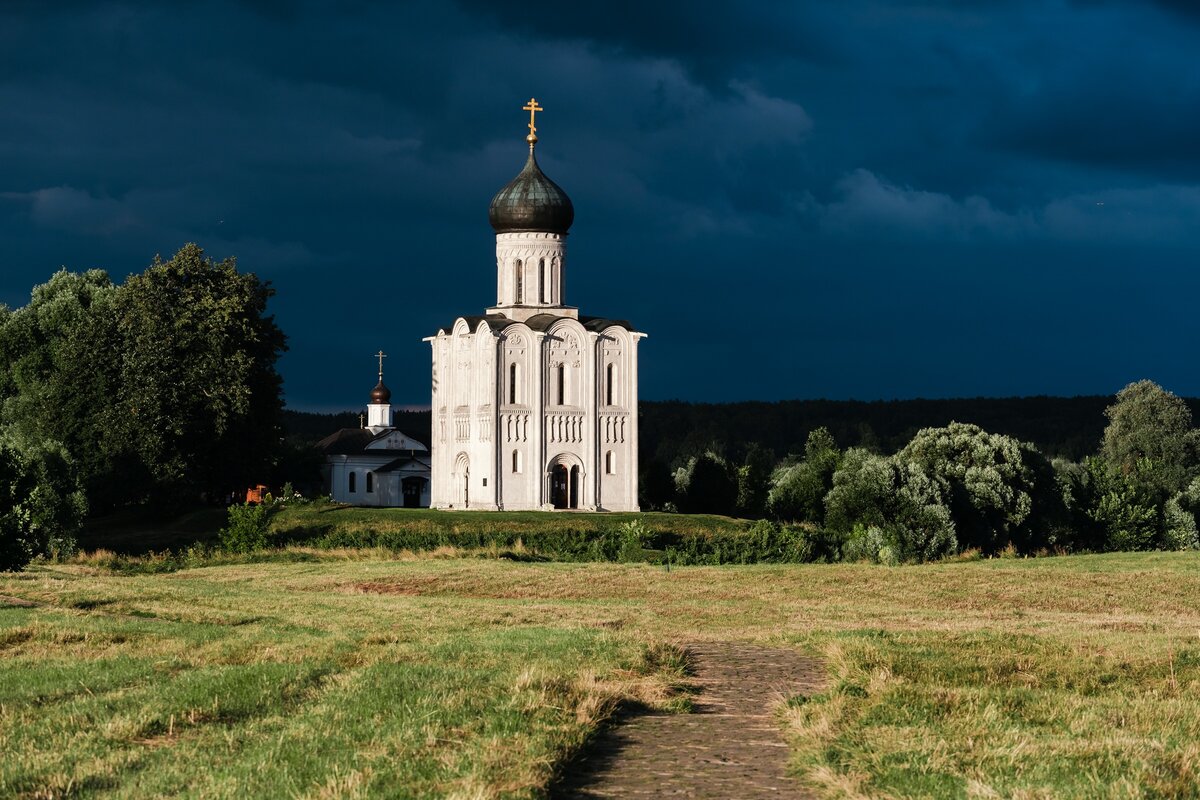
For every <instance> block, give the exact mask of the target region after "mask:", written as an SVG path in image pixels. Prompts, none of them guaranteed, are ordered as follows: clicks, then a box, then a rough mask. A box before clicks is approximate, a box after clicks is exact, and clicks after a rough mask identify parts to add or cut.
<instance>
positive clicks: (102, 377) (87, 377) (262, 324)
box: [0, 245, 285, 510]
mask: <svg viewBox="0 0 1200 800" xmlns="http://www.w3.org/2000/svg"><path fill="white" fill-rule="evenodd" d="M272 293H273V292H272V290H271V288H270V286H269V284H266V283H264V282H262V281H260V280H259V279H258V278H257V277H256V276H255V275H253V274H248V273H239V272H238V271H237V268H236V264H235V262H234V261H233V259H227V260H225V261H222V262H220V263H215V262H213V261H212V260H211V259H208V258H206V257H205V256H204V253H203V251H202V250H201V249H200V248H199V247H197V246H195V245H186V246H185V247H184V248H183V249H181V250H180V251H179V252H178V253H177V254H176V255H175V256H174V257H173V258H172V259H171V260H169V261H163V260H162V259H160V258H156V259H155V261H154V263H153V264H151V266H150V267H149V268H148V269H147V270H146V271H145V272H144V273H142V274H140V275H134V276H131V277H130V278H128V279H127V280H126V282H125V283H124V284H123V285H121V286H113V284H112V282H111V281H110V280H109V278H108V275H107V274H106V273H104V272H102V271H100V270H92V271H89V272H86V273H83V274H72V273H69V272H66V271H60V272H58V273H56V274H55V275H54V276H53V277H52V278H51V279H50V281H49V282H47V283H46V284H43V285H41V286H38V287H36V288H35V289H34V291H33V295H32V297H31V300H30V303H29V304H28V305H27V306H25V307H23V308H20V309H17V310H15V311H10V310H8V309H0V363H3V365H4V366H5V367H6V369H4V370H2V371H0V422H3V423H4V424H7V425H10V426H12V427H14V428H16V429H17V430H19V431H21V432H22V435H24V436H26V437H27V438H28V439H29V440H31V441H38V440H55V441H60V442H62V443H63V444H64V445H65V446H66V448H67V451H68V452H70V453H71V454H72V456H74V459H75V461H76V463H77V466H78V470H79V474H80V476H81V479H82V480H83V483H84V486H85V488H86V491H87V494H88V498H89V500H90V503H91V505H92V507H93V508H95V509H100V510H103V509H105V508H107V507H110V506H115V505H120V504H125V503H138V502H142V501H145V500H147V499H158V500H168V499H172V498H190V499H195V498H196V497H198V495H199V494H201V493H202V492H210V493H212V494H214V495H223V494H224V493H225V492H226V491H228V490H229V489H232V488H240V487H244V486H245V485H247V484H249V483H251V482H253V481H256V480H262V479H264V478H266V477H267V476H268V474H269V470H270V468H271V464H272V461H273V460H274V454H275V453H276V452H277V450H278V448H279V446H280V431H279V417H280V412H281V405H282V403H281V399H280V386H281V384H280V379H279V376H278V374H277V373H276V371H275V362H276V360H277V359H278V357H279V354H280V353H281V352H282V351H283V350H284V348H285V345H284V337H283V334H282V333H281V332H280V330H279V328H278V327H277V326H276V325H275V323H274V320H273V319H272V318H271V317H270V316H268V315H267V314H266V304H267V300H268V298H270V296H271V295H272Z"/></svg>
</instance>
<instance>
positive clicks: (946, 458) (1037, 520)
mask: <svg viewBox="0 0 1200 800" xmlns="http://www.w3.org/2000/svg"><path fill="white" fill-rule="evenodd" d="M896 458H897V459H898V460H900V461H904V462H912V463H915V464H919V465H920V466H921V467H922V469H924V470H925V471H926V472H928V473H929V474H931V475H935V476H937V477H938V478H940V479H942V480H944V481H945V482H946V484H947V485H948V486H949V487H950V490H951V502H950V510H951V513H952V515H953V518H954V525H955V530H956V531H957V534H958V540H959V543H960V544H961V545H962V546H963V547H977V548H979V549H980V550H982V551H983V552H984V553H995V552H996V551H998V550H1001V549H1003V548H1004V547H1005V546H1007V545H1008V544H1010V543H1011V544H1013V545H1014V546H1016V547H1017V549H1019V550H1021V551H1023V552H1030V551H1032V550H1035V549H1037V548H1039V547H1044V546H1046V545H1047V544H1050V541H1049V539H1048V532H1049V530H1048V529H1049V527H1050V525H1049V520H1050V519H1051V518H1052V517H1056V516H1058V515H1059V514H1060V512H1061V492H1060V490H1059V487H1058V485H1057V482H1056V480H1055V476H1054V471H1053V469H1052V468H1051V466H1050V464H1049V462H1047V461H1046V459H1045V458H1044V457H1043V456H1042V455H1041V454H1040V453H1038V452H1037V451H1036V450H1035V449H1034V448H1033V446H1032V445H1028V444H1023V443H1021V442H1018V441H1017V440H1016V439H1013V438H1012V437H1010V436H1003V435H1001V434H993V433H988V432H987V431H985V430H983V429H982V428H980V427H979V426H978V425H969V424H965V423H961V422H952V423H950V424H949V425H947V426H946V427H944V428H925V429H923V430H921V431H919V432H918V433H917V435H916V436H915V437H913V440H912V441H911V442H909V443H908V444H907V445H906V446H905V447H904V448H903V449H901V450H900V451H899V452H898V453H897V454H896ZM1035 506H1037V507H1035ZM1035 512H1036V513H1035Z"/></svg>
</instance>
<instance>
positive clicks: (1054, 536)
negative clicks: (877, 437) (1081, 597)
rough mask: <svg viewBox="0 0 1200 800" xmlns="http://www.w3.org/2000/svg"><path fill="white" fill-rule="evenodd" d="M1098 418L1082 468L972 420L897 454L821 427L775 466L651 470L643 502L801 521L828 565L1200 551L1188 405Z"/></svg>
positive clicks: (1149, 405)
mask: <svg viewBox="0 0 1200 800" xmlns="http://www.w3.org/2000/svg"><path fill="white" fill-rule="evenodd" d="M1104 415H1105V417H1106V418H1107V420H1108V424H1107V426H1106V427H1105V428H1104V429H1103V434H1102V437H1101V442H1100V447H1099V449H1098V450H1097V451H1096V452H1095V453H1093V454H1091V455H1088V456H1085V457H1084V458H1082V459H1080V460H1072V459H1068V458H1062V457H1058V458H1049V457H1047V456H1046V455H1045V454H1043V453H1042V452H1041V451H1040V450H1039V449H1038V448H1037V447H1035V446H1034V445H1032V444H1030V443H1027V442H1022V441H1020V440H1019V439H1017V438H1015V437H1013V436H1008V435H1005V434H999V433H991V432H988V431H986V430H984V429H983V428H982V427H980V426H979V425H975V424H970V423H960V422H952V423H950V424H948V425H945V426H941V427H931V428H925V429H922V430H920V431H918V432H917V433H916V434H915V435H914V436H913V437H912V439H911V440H909V441H908V442H907V443H906V444H905V445H904V446H903V447H901V448H900V449H898V450H897V451H896V452H894V453H891V454H884V453H882V452H879V451H878V450H877V449H873V448H869V447H861V446H858V447H849V448H846V449H844V450H843V449H841V448H839V446H838V444H837V441H836V439H835V437H834V436H833V435H832V434H831V433H830V432H829V430H828V429H827V428H824V427H821V428H817V429H816V430H814V431H812V432H810V433H809V434H808V436H807V440H806V443H805V447H804V450H803V452H802V453H798V454H794V455H789V456H787V457H785V458H783V459H782V460H780V461H776V460H775V459H774V455H773V454H772V453H771V452H770V451H769V450H767V449H765V448H762V447H759V446H756V445H751V446H749V447H747V448H746V449H745V455H744V457H743V459H742V460H741V462H740V463H737V462H734V461H731V460H729V459H727V458H725V457H724V456H723V455H722V454H720V453H719V452H716V451H714V450H706V451H705V452H702V453H700V454H698V455H695V456H691V457H690V458H688V459H687V460H686V462H684V463H683V464H682V465H680V466H679V467H678V468H676V469H675V470H674V471H673V472H668V471H666V470H665V469H664V468H663V467H662V465H661V463H659V464H658V465H657V466H655V465H654V464H653V462H652V464H651V467H650V470H649V472H648V473H646V474H643V476H642V481H641V484H642V486H641V489H642V497H641V500H642V504H643V507H644V508H658V509H663V510H679V511H682V512H688V513H716V514H735V515H738V516H746V517H764V518H767V519H769V520H774V521H776V522H777V523H784V524H799V525H801V526H803V527H804V528H805V529H806V530H807V531H808V532H809V534H810V536H809V538H810V539H812V540H813V541H812V547H813V552H814V554H815V557H818V558H826V559H829V560H836V559H846V560H854V561H859V560H872V561H879V562H888V563H898V562H914V561H929V560H934V559H938V558H943V557H946V556H951V555H956V554H959V553H962V552H964V551H976V552H978V553H981V554H983V555H996V554H1000V553H1002V552H1006V551H1007V552H1013V553H1020V554H1032V553H1038V552H1099V551H1105V550H1152V549H1166V550H1179V549H1196V548H1197V547H1198V546H1200V540H1198V536H1197V514H1198V513H1200V430H1197V429H1195V428H1193V427H1192V414H1191V409H1190V408H1189V406H1188V404H1187V403H1186V402H1185V401H1184V400H1182V399H1181V398H1179V397H1176V396H1175V395H1173V394H1171V393H1170V392H1167V391H1165V390H1164V389H1163V388H1162V387H1160V386H1158V385H1157V384H1155V383H1152V382H1150V381H1139V382H1137V383H1133V384H1130V385H1129V386H1127V387H1125V388H1124V389H1123V390H1122V391H1121V392H1120V393H1119V394H1118V395H1117V396H1116V399H1115V402H1113V403H1112V405H1110V406H1108V407H1107V408H1106V409H1105V411H1104Z"/></svg>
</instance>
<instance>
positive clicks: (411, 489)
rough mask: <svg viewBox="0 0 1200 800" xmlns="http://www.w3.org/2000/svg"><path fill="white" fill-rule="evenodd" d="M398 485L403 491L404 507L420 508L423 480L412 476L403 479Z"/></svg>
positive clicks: (423, 487) (423, 486)
mask: <svg viewBox="0 0 1200 800" xmlns="http://www.w3.org/2000/svg"><path fill="white" fill-rule="evenodd" d="M400 483H401V485H402V486H403V490H404V507H405V508H420V507H421V492H422V491H423V490H424V489H425V479H424V478H418V477H417V476H415V475H412V476H409V477H407V478H405V479H404V480H403V481H401V482H400Z"/></svg>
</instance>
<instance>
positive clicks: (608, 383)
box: [604, 364, 613, 406]
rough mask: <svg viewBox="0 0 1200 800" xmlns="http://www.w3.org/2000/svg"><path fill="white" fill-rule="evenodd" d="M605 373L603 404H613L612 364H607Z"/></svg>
mask: <svg viewBox="0 0 1200 800" xmlns="http://www.w3.org/2000/svg"><path fill="white" fill-rule="evenodd" d="M605 373H606V374H605V376H604V391H605V405H609V406H611V405H612V404H613V365H612V364H609V365H608V367H607V369H606V370H605Z"/></svg>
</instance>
